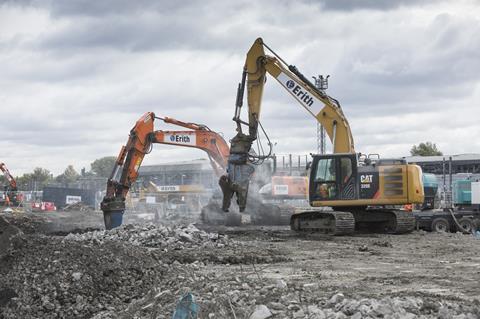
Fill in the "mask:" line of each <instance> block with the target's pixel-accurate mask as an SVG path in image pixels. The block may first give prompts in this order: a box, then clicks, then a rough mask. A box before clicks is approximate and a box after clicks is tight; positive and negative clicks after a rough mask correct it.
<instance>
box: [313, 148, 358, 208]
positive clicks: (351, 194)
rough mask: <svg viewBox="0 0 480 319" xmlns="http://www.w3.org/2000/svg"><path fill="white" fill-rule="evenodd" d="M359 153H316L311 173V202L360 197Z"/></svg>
mask: <svg viewBox="0 0 480 319" xmlns="http://www.w3.org/2000/svg"><path fill="white" fill-rule="evenodd" d="M356 184H357V154H329V155H314V156H313V161H312V166H311V174H310V185H309V190H310V202H313V201H338V200H351V199H356V198H358V190H357V187H356Z"/></svg>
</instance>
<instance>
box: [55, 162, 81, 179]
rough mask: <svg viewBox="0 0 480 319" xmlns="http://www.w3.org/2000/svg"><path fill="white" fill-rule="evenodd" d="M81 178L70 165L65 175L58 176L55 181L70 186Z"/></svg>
mask: <svg viewBox="0 0 480 319" xmlns="http://www.w3.org/2000/svg"><path fill="white" fill-rule="evenodd" d="M79 177H80V174H78V173H77V171H76V170H75V168H73V165H68V167H67V168H66V169H65V171H64V172H63V174H60V175H58V176H57V177H56V178H55V180H56V181H57V182H59V183H63V184H69V183H73V182H75V181H76V180H77V179H78V178H79Z"/></svg>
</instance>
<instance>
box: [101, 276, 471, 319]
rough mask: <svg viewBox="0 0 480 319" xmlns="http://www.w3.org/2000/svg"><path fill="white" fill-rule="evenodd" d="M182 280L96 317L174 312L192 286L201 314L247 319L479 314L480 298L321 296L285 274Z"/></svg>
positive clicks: (465, 317)
mask: <svg viewBox="0 0 480 319" xmlns="http://www.w3.org/2000/svg"><path fill="white" fill-rule="evenodd" d="M180 281H181V282H182V281H183V285H186V286H183V288H180V289H179V286H180V287H182V284H181V285H173V286H172V285H170V286H168V285H167V286H162V287H156V288H153V289H152V290H150V291H149V292H148V293H147V294H146V295H145V296H143V297H142V298H140V299H137V300H135V301H134V302H132V303H130V304H129V305H128V307H127V308H126V310H124V311H120V312H119V311H103V312H100V313H98V314H97V315H96V316H95V317H94V319H111V318H157V319H167V318H171V314H172V312H173V310H174V309H175V306H176V303H177V302H178V298H179V296H182V292H187V291H188V292H193V294H194V295H195V296H196V303H197V306H198V308H199V311H198V318H248V319H267V318H272V319H290V318H294V319H347V318H354V319H361V318H392V319H397V318H402V319H414V318H423V319H430V318H431V319H433V318H441V319H449V318H459V319H460V318H462V319H475V318H479V317H480V310H479V308H478V304H471V305H468V306H465V305H461V304H458V303H455V302H451V301H442V302H439V301H438V300H435V299H433V298H432V299H429V298H428V297H426V298H425V297H424V298H420V297H414V296H403V297H384V298H361V299H359V298H347V297H345V296H344V294H342V293H336V294H334V295H332V296H331V297H328V298H327V297H324V296H320V292H319V290H318V286H316V285H315V284H306V285H303V286H299V285H296V284H295V283H292V284H291V285H290V284H287V283H286V282H285V281H284V280H281V279H280V280H277V281H276V282H275V281H274V282H272V281H271V280H264V279H258V280H255V279H252V278H245V277H239V276H235V277H234V278H229V279H226V278H220V276H218V275H215V274H209V275H204V276H202V275H194V276H193V278H192V279H186V280H185V278H183V277H182V278H181V280H180Z"/></svg>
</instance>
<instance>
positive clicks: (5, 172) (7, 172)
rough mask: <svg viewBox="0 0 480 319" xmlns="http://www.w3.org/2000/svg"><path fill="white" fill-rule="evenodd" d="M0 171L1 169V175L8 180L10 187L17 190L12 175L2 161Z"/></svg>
mask: <svg viewBox="0 0 480 319" xmlns="http://www.w3.org/2000/svg"><path fill="white" fill-rule="evenodd" d="M0 171H2V173H3V175H4V176H5V178H6V179H7V181H8V184H9V185H10V189H11V190H13V191H16V190H17V181H16V180H15V178H14V177H13V175H12V174H11V173H10V171H9V170H8V168H7V166H6V165H5V164H4V163H0Z"/></svg>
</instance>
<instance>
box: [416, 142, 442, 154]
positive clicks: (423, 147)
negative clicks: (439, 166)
mask: <svg viewBox="0 0 480 319" xmlns="http://www.w3.org/2000/svg"><path fill="white" fill-rule="evenodd" d="M410 154H411V155H412V156H436V155H443V153H442V152H440V151H439V150H438V149H437V145H436V144H435V143H432V142H425V143H420V144H418V146H417V145H413V146H412V149H411V150H410Z"/></svg>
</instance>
